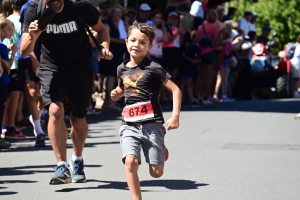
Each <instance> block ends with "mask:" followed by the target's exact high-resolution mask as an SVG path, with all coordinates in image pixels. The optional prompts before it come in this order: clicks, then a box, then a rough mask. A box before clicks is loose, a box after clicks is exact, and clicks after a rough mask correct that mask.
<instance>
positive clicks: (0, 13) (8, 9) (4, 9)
mask: <svg viewBox="0 0 300 200" xmlns="http://www.w3.org/2000/svg"><path fill="white" fill-rule="evenodd" d="M11 5H12V0H3V2H2V4H1V7H0V17H5V18H6V17H8V16H9V15H11V14H12V13H13V9H12V6H11Z"/></svg>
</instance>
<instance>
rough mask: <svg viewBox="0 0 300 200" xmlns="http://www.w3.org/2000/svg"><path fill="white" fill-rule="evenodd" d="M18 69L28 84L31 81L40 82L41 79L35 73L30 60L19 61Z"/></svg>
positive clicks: (22, 59)
mask: <svg viewBox="0 0 300 200" xmlns="http://www.w3.org/2000/svg"><path fill="white" fill-rule="evenodd" d="M18 69H19V71H20V72H21V73H22V74H23V76H24V79H25V82H26V83H28V82H31V81H34V82H36V83H38V82H39V79H38V78H37V77H36V75H35V73H34V72H33V69H32V63H31V59H30V58H20V59H19V60H18Z"/></svg>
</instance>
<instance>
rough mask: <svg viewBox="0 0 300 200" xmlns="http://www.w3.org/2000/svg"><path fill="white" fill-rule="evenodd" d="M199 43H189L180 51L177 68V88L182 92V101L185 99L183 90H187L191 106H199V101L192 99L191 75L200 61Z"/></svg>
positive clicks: (192, 75)
mask: <svg viewBox="0 0 300 200" xmlns="http://www.w3.org/2000/svg"><path fill="white" fill-rule="evenodd" d="M200 53H201V49H200V45H199V43H197V42H195V43H193V44H191V45H190V46H189V47H188V48H187V50H186V51H184V52H183V53H182V56H183V58H182V62H181V65H180V70H179V79H180V82H179V88H180V90H181V92H182V94H183V95H182V102H183V101H184V100H185V99H184V97H185V95H184V94H185V91H187V92H186V93H187V100H188V105H189V106H192V107H199V106H200V104H199V101H197V100H196V99H194V94H193V77H194V72H195V71H196V68H197V65H198V64H200V63H201V60H200V59H199V58H200Z"/></svg>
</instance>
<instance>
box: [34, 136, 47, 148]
mask: <svg viewBox="0 0 300 200" xmlns="http://www.w3.org/2000/svg"><path fill="white" fill-rule="evenodd" d="M34 146H35V147H44V146H46V143H45V134H44V133H42V134H38V135H37V136H36V140H35V145H34Z"/></svg>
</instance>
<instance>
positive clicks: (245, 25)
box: [239, 11, 252, 35]
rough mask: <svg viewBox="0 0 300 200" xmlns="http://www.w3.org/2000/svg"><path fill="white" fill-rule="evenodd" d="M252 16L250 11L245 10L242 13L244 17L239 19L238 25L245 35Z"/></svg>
mask: <svg viewBox="0 0 300 200" xmlns="http://www.w3.org/2000/svg"><path fill="white" fill-rule="evenodd" d="M251 18H252V13H251V12H249V11H246V12H245V13H244V17H243V18H242V19H240V20H239V27H240V29H242V30H243V31H244V33H245V35H248V32H249V31H250V26H249V24H250V21H251Z"/></svg>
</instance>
